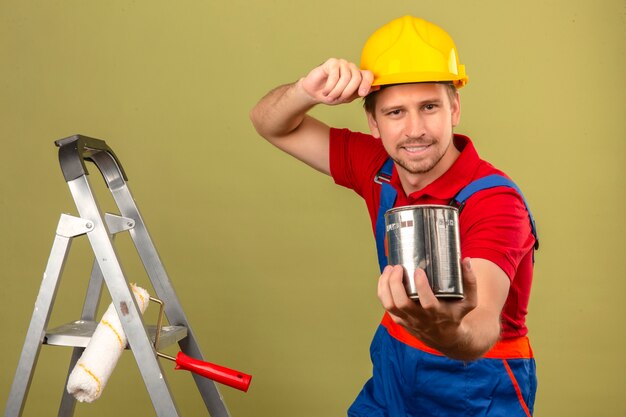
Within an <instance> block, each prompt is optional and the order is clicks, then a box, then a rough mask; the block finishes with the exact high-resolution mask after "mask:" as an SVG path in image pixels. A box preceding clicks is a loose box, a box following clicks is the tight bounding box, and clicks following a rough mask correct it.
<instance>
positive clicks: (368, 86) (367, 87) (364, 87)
mask: <svg viewBox="0 0 626 417" xmlns="http://www.w3.org/2000/svg"><path fill="white" fill-rule="evenodd" d="M373 82H374V73H372V71H370V70H364V71H361V84H360V85H359V95H360V96H361V97H365V96H366V95H368V94H369V93H370V92H371V91H375V90H376V89H378V87H372V83H373Z"/></svg>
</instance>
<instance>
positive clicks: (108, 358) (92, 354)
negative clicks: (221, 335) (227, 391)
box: [67, 285, 252, 403]
mask: <svg viewBox="0 0 626 417" xmlns="http://www.w3.org/2000/svg"><path fill="white" fill-rule="evenodd" d="M131 289H132V291H133V294H134V297H135V300H136V301H137V305H138V307H139V309H140V311H141V314H143V313H144V312H145V311H146V308H147V307H148V303H149V300H152V301H155V302H157V303H159V304H160V305H161V308H160V311H159V318H158V324H157V331H156V336H155V349H156V348H157V347H158V342H159V334H160V332H161V327H162V322H163V302H162V301H161V300H158V299H156V298H152V297H150V296H149V294H148V292H147V291H146V290H145V289H143V288H141V287H138V286H136V285H131ZM127 342H128V341H127V339H126V335H125V333H124V330H123V328H122V324H121V323H120V320H119V317H118V316H117V312H116V311H115V307H114V306H113V304H112V303H111V305H109V308H108V309H107V310H106V312H105V313H104V315H103V316H102V319H101V320H100V323H99V324H98V326H97V327H96V330H95V331H94V333H93V336H92V337H91V340H90V341H89V343H88V344H87V347H86V348H85V350H84V351H83V354H82V355H81V357H80V358H79V359H78V361H77V363H76V366H74V369H72V372H71V373H70V376H69V378H68V383H67V392H68V393H70V394H71V395H73V396H74V398H76V399H77V400H78V401H80V402H88V403H91V402H93V401H95V400H97V399H98V398H100V395H101V394H102V391H103V390H104V387H105V385H106V383H107V381H108V380H109V377H110V376H111V373H112V372H113V369H114V368H115V365H116V364H117V361H118V360H119V358H120V356H121V355H122V352H123V351H124V349H125V348H126V344H127ZM156 354H157V355H158V356H159V357H162V358H165V359H168V360H172V361H174V362H176V368H175V369H177V370H187V371H191V372H194V373H196V374H198V375H201V376H203V377H205V378H209V379H212V380H214V381H216V382H219V383H222V384H224V385H228V386H230V387H233V388H236V389H238V390H241V391H244V392H246V391H247V390H248V387H249V386H250V382H251V379H252V376H251V375H247V374H244V373H242V372H238V371H235V370H233V369H229V368H225V367H222V366H219V365H215V364H213V363H210V362H204V361H201V360H198V359H195V358H191V357H189V356H187V355H185V354H184V353H182V352H179V353H178V355H177V356H176V358H174V357H171V356H168V355H165V354H163V353H160V352H158V351H157V352H156Z"/></svg>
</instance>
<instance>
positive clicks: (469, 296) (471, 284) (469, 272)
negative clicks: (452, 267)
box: [461, 258, 478, 306]
mask: <svg viewBox="0 0 626 417" xmlns="http://www.w3.org/2000/svg"><path fill="white" fill-rule="evenodd" d="M461 272H462V274H463V293H464V294H463V297H464V298H465V301H466V302H467V303H468V304H469V305H472V306H473V305H476V303H477V301H478V295H477V293H478V284H477V283H476V275H475V274H474V270H473V269H472V260H471V259H470V258H465V259H463V261H462V262H461Z"/></svg>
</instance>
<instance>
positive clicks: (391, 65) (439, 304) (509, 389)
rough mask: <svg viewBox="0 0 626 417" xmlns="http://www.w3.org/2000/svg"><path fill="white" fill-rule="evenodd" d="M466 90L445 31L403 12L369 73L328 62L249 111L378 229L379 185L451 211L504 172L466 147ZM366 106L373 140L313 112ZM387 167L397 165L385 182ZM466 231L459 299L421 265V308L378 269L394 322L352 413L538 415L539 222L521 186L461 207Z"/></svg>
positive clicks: (392, 271) (487, 192)
mask: <svg viewBox="0 0 626 417" xmlns="http://www.w3.org/2000/svg"><path fill="white" fill-rule="evenodd" d="M467 81H468V78H467V76H466V75H465V69H464V67H463V66H462V65H460V64H459V62H458V54H457V51H456V48H455V46H454V43H453V41H452V39H451V38H450V37H449V36H448V34H447V33H446V32H445V31H443V30H442V29H441V28H439V27H438V26H436V25H434V24H432V23H429V22H426V21H424V20H422V19H418V18H414V17H411V16H404V17H402V18H400V19H396V20H394V21H392V22H390V23H388V24H387V25H385V26H383V27H381V28H380V29H379V30H377V31H376V32H375V33H374V34H373V35H372V36H371V37H370V38H369V40H368V41H367V43H366V44H365V46H364V48H363V52H362V57H361V67H360V68H359V67H357V66H356V65H355V64H353V63H350V62H347V61H345V60H341V59H329V60H328V61H326V62H325V63H323V64H322V65H320V66H319V67H317V68H314V69H313V70H312V71H311V72H309V74H307V75H306V76H305V77H303V78H301V79H300V80H298V81H297V82H295V83H292V84H288V85H283V86H280V87H278V88H276V89H274V90H272V91H271V92H270V93H268V94H267V95H266V96H265V97H264V98H263V99H261V101H260V102H259V103H258V104H257V105H256V106H255V107H254V109H253V110H252V111H251V113H250V116H251V119H252V122H253V124H254V126H255V128H256V129H257V131H258V132H259V134H260V135H261V136H263V137H264V138H266V139H267V140H268V141H269V142H270V143H272V144H273V145H275V146H277V147H278V148H280V149H282V150H283V151H285V152H287V153H289V154H291V155H293V156H294V157H296V158H298V159H300V160H301V161H303V162H305V163H306V164H308V165H310V166H311V167H313V168H315V169H317V170H318V171H321V172H323V173H325V174H327V175H331V176H332V177H333V179H334V180H335V182H336V183H338V184H340V185H342V186H345V187H348V188H351V189H353V190H354V191H356V192H357V193H358V194H359V195H361V196H362V197H363V198H364V199H365V201H366V203H367V207H368V210H369V213H370V217H371V219H372V227H373V229H374V231H375V232H376V223H377V220H378V218H379V216H380V213H381V212H382V210H385V209H386V208H384V207H383V206H381V204H382V203H381V201H382V200H383V199H381V187H383V186H382V185H381V183H382V182H386V183H388V184H389V185H391V187H390V188H391V189H392V192H393V193H394V196H393V198H392V200H391V201H392V204H393V206H395V207H398V206H406V205H416V204H450V202H451V201H452V200H454V199H455V196H457V194H458V193H459V192H460V191H461V190H462V189H464V187H465V186H467V185H468V184H470V183H472V182H473V181H474V180H477V179H481V178H484V177H488V176H491V175H493V174H496V175H498V176H500V177H502V176H504V174H503V173H502V172H501V171H498V170H497V169H495V168H494V167H493V166H492V165H490V164H489V163H487V162H485V161H483V160H481V159H480V158H479V156H478V154H477V153H476V150H475V149H474V147H473V144H472V142H471V141H470V139H469V138H467V137H465V136H462V135H456V134H454V133H453V129H454V127H455V126H457V124H458V123H459V120H460V114H461V108H460V97H459V94H458V92H457V88H460V87H462V86H464V85H465V84H466V83H467ZM358 97H365V109H366V116H367V121H368V125H369V128H370V131H371V135H365V134H361V133H356V132H351V131H349V130H347V129H334V128H330V127H329V126H327V125H326V124H324V123H322V122H321V121H319V120H316V119H314V118H312V117H311V116H309V115H308V114H307V113H308V111H309V110H310V109H311V108H313V107H314V106H316V105H318V104H325V105H339V104H344V103H350V102H352V101H353V100H355V99H356V98H358ZM389 159H391V160H392V161H393V165H391V163H388V164H389V166H392V167H393V168H392V170H391V172H389V173H387V175H382V173H383V171H382V169H383V166H385V165H386V162H387V161H388V160H389ZM381 179H382V181H381ZM511 187H513V188H511ZM388 208H390V207H388ZM376 234H377V238H378V239H379V240H380V233H376ZM460 234H461V252H462V255H463V257H464V259H463V261H462V273H463V285H464V291H465V297H464V298H463V299H462V300H455V301H450V300H440V299H438V298H437V297H436V296H435V294H434V293H433V291H432V289H431V288H430V286H429V284H428V280H427V277H426V275H425V273H424V271H423V270H421V269H418V270H417V271H415V275H414V280H415V286H416V288H417V293H418V297H419V301H417V302H416V301H413V300H412V299H410V298H409V297H408V295H407V294H406V290H405V287H404V285H403V282H402V280H403V270H402V267H401V266H384V263H385V262H384V260H383V261H381V268H383V267H384V268H383V269H382V275H381V276H380V279H379V283H378V297H379V299H380V301H381V303H382V306H383V307H384V308H385V310H386V313H385V315H384V317H383V320H382V323H381V326H379V329H378V331H377V333H376V335H375V337H374V340H373V342H372V347H371V354H372V362H373V364H374V375H373V377H372V379H370V380H369V381H368V382H367V383H366V385H365V386H364V388H363V390H362V391H361V393H360V394H359V396H358V397H357V399H356V400H355V402H354V404H353V405H352V406H351V407H350V409H349V411H348V414H349V415H350V416H479V415H480V416H486V415H489V416H504V415H506V416H530V415H531V414H532V411H533V405H534V397H535V391H536V377H535V362H534V359H533V355H532V350H531V348H530V345H529V342H528V339H527V337H526V334H527V328H526V326H525V316H526V313H527V306H528V298H529V294H530V286H531V281H532V270H533V249H534V246H535V244H536V238H535V236H534V225H533V223H532V217H529V212H528V211H527V208H526V206H525V202H524V200H523V197H522V196H521V194H520V193H519V191H518V190H517V189H516V187H514V186H496V187H492V188H488V189H484V190H481V191H479V192H476V193H475V194H473V195H471V197H469V198H468V199H467V200H465V201H464V202H463V205H462V211H461V213H460Z"/></svg>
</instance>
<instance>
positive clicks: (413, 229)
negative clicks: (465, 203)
mask: <svg viewBox="0 0 626 417" xmlns="http://www.w3.org/2000/svg"><path fill="white" fill-rule="evenodd" d="M385 245H386V250H387V259H388V262H389V265H402V266H403V267H404V286H405V288H406V291H407V294H408V295H409V297H411V298H413V299H418V298H419V297H418V295H417V291H416V289H415V282H414V280H413V274H414V273H415V269H416V268H418V267H419V268H422V269H423V270H424V271H425V272H426V276H427V277H428V282H429V284H430V287H431V288H432V290H433V293H434V294H435V296H437V297H440V298H463V279H462V275H461V243H460V238H459V211H458V210H457V209H456V208H454V207H450V206H440V205H423V206H405V207H396V208H392V209H390V210H388V211H387V212H386V213H385Z"/></svg>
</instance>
